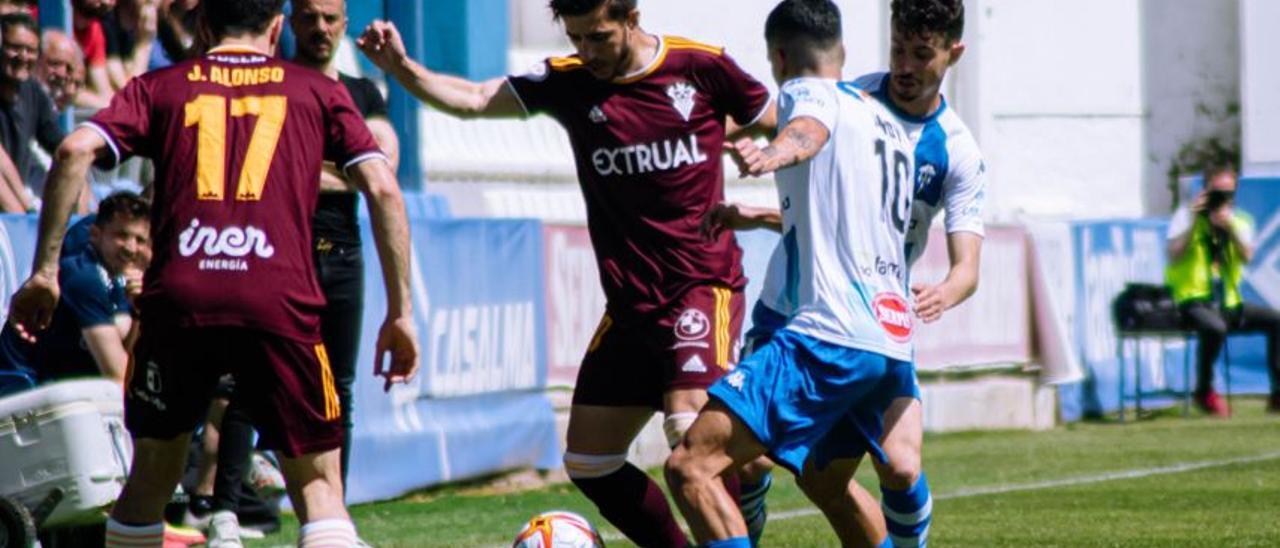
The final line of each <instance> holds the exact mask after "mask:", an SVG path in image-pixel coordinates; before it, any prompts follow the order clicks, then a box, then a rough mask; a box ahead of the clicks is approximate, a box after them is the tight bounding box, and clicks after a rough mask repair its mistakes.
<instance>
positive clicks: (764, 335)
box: [742, 300, 787, 357]
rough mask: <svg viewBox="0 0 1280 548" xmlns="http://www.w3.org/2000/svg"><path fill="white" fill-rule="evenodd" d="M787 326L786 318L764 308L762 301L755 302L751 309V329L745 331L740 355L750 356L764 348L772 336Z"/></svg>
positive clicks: (766, 307) (779, 313)
mask: <svg viewBox="0 0 1280 548" xmlns="http://www.w3.org/2000/svg"><path fill="white" fill-rule="evenodd" d="M786 326H787V317H786V316H784V315H782V313H781V312H778V311H777V310H774V309H772V308H769V307H768V306H765V304H764V301H759V300H757V301H756V305H755V306H754V307H752V309H751V329H750V330H749V331H747V334H746V336H745V337H744V338H745V339H746V340H745V341H743V345H742V355H743V356H744V357H745V356H750V355H751V354H752V353H754V352H755V351H756V350H759V349H761V348H764V346H765V345H766V344H769V340H770V339H773V334H774V333H777V332H778V331H781V330H782V328H784V327H786Z"/></svg>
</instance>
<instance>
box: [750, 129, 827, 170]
mask: <svg viewBox="0 0 1280 548" xmlns="http://www.w3.org/2000/svg"><path fill="white" fill-rule="evenodd" d="M830 138H831V132H830V131H828V130H827V126H825V125H823V124H822V122H819V121H818V120H817V119H816V118H813V117H810V116H801V117H799V118H795V119H793V120H791V121H790V122H787V125H786V127H784V128H782V131H780V132H778V136H777V137H775V138H774V139H773V142H771V143H769V146H766V147H764V148H760V147H759V145H757V144H756V142H755V141H753V140H751V139H749V138H744V139H739V140H738V142H736V143H734V144H733V146H734V150H735V151H736V153H737V155H738V158H739V161H738V166H739V168H740V169H742V170H743V171H742V175H743V176H751V177H760V176H763V175H767V174H769V173H773V172H775V171H777V170H779V169H782V168H785V167H789V166H793V165H796V164H798V163H800V162H803V161H805V160H808V159H809V158H813V157H814V156H815V155H816V154H818V151H820V150H822V147H823V146H826V144H827V139H830Z"/></svg>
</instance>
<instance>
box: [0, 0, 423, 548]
mask: <svg viewBox="0 0 1280 548" xmlns="http://www.w3.org/2000/svg"><path fill="white" fill-rule="evenodd" d="M282 4H283V2H282V0H220V1H219V2H217V3H213V4H210V5H209V7H208V8H207V11H206V13H205V16H206V18H207V21H208V23H209V26H210V29H211V30H212V31H213V34H214V35H215V36H216V37H218V40H219V41H220V42H221V45H220V46H219V47H217V48H214V49H213V50H211V51H210V52H209V53H208V54H207V55H206V56H204V57H201V58H198V59H194V60H191V61H188V62H185V63H182V64H179V65H175V66H173V67H170V68H168V69H163V70H159V71H155V72H151V73H148V74H146V75H143V76H140V77H138V78H135V79H134V80H132V81H131V82H130V83H129V84H128V85H127V86H126V87H125V88H124V89H123V90H121V91H120V93H119V94H117V96H116V97H115V98H114V99H113V100H112V103H111V106H109V107H108V108H106V109H104V110H102V111H100V112H99V113H98V114H96V115H95V116H94V117H93V118H92V119H91V120H90V121H89V122H88V123H86V124H85V125H84V126H82V127H81V128H80V129H77V130H76V132H74V133H73V134H72V135H71V136H69V137H68V138H67V139H66V141H65V142H64V143H63V145H62V146H61V147H60V148H59V150H58V153H57V155H56V161H55V164H54V169H53V171H52V173H51V174H50V180H49V183H48V185H47V187H46V191H45V209H44V211H42V212H41V224H40V236H39V243H38V244H37V257H36V264H35V267H34V269H33V274H32V277H31V279H29V280H28V281H27V282H26V283H25V284H24V286H23V288H22V289H21V290H20V291H19V292H18V294H17V295H15V297H14V300H13V308H12V312H11V318H12V319H13V321H14V322H15V324H16V327H17V328H18V330H19V331H20V332H21V333H23V334H25V335H26V336H28V337H30V336H33V335H35V334H36V333H37V332H38V331H39V330H40V329H42V328H43V326H44V325H45V324H47V317H48V313H49V311H50V310H51V309H52V306H53V305H54V304H55V303H56V301H57V296H58V287H57V282H56V280H57V276H56V274H57V261H56V259H57V256H58V248H59V246H60V243H61V238H60V237H58V232H59V231H60V230H62V227H63V226H65V224H66V219H67V217H68V214H69V212H70V209H71V206H72V204H73V202H74V200H75V196H76V195H77V194H78V193H79V191H80V185H82V184H83V181H84V180H85V172H86V171H87V169H88V167H89V164H90V163H91V162H92V161H93V160H94V159H95V158H97V159H98V160H100V161H104V162H105V163H107V164H114V163H118V162H119V161H122V160H124V159H126V158H128V157H131V156H144V157H148V158H151V159H152V160H153V161H154V162H155V163H156V170H157V173H158V175H159V176H158V177H157V183H156V186H155V193H154V196H155V198H154V206H153V207H152V219H151V231H152V232H151V234H152V241H153V242H154V254H153V259H152V262H151V265H150V267H149V268H148V270H147V272H146V275H145V279H144V284H143V292H142V296H141V297H140V298H139V300H138V306H139V309H140V311H141V315H142V326H143V327H142V335H141V338H140V340H139V341H138V344H137V347H136V351H135V356H134V361H133V367H132V371H131V374H130V379H129V381H128V383H127V387H126V394H125V395H126V397H125V422H126V425H127V426H128V428H129V430H130V432H131V433H132V434H133V436H134V447H135V459H134V463H135V465H134V467H133V473H132V474H130V476H129V480H128V483H127V484H126V485H125V488H124V491H123V493H122V495H121V498H120V500H119V501H117V503H116V505H115V507H114V509H113V511H112V519H111V520H110V521H109V522H108V530H107V538H108V546H112V545H130V546H132V545H151V544H157V545H158V541H159V539H160V536H162V535H163V524H162V523H161V518H162V514H163V507H164V504H165V502H167V501H168V499H169V497H170V495H171V494H172V491H173V487H174V485H175V484H176V483H177V481H178V479H179V476H180V473H181V470H182V464H183V462H185V459H184V458H185V453H186V450H185V448H186V447H187V440H188V439H189V437H190V432H191V430H192V428H194V427H195V425H196V423H197V422H198V421H199V420H200V419H201V415H202V413H203V411H204V410H205V409H206V408H207V406H208V403H209V398H210V396H211V395H212V390H213V388H214V386H215V385H216V382H217V380H218V378H219V377H221V376H222V375H223V374H224V373H227V372H230V373H231V374H233V375H234V376H235V377H236V380H237V383H236V386H237V391H240V390H244V392H243V393H242V394H243V395H245V396H246V398H245V400H246V401H249V402H253V403H252V404H251V405H252V407H253V408H252V409H251V413H252V414H253V415H254V419H255V423H256V425H257V426H258V428H259V433H260V435H261V438H262V440H263V442H264V443H265V444H266V445H267V446H269V447H271V448H274V449H276V450H278V452H279V453H280V454H281V455H282V456H283V457H284V458H283V459H282V470H283V471H284V473H285V476H286V478H287V480H288V481H289V482H290V483H291V484H293V485H295V486H299V487H297V488H296V489H291V491H292V492H293V493H294V494H295V495H298V496H297V498H295V499H294V500H293V504H294V506H295V507H299V508H300V513H299V515H300V516H302V521H303V529H302V534H301V535H300V538H301V539H302V542H303V543H304V544H306V543H308V542H315V541H316V538H312V539H311V540H310V541H308V538H310V537H317V538H318V537H326V538H328V540H332V541H334V542H345V543H347V544H354V542H355V531H354V528H353V527H352V525H351V523H350V520H349V517H348V516H347V513H346V510H345V508H344V506H343V503H342V482H341V474H340V468H339V455H338V448H339V446H340V444H341V441H342V423H341V420H340V419H341V417H340V411H339V407H338V400H337V396H336V393H335V392H334V385H333V376H332V373H331V371H330V370H329V366H328V358H327V355H326V352H325V349H324V345H323V344H321V343H320V332H319V320H318V311H319V307H320V305H321V304H322V302H323V299H322V297H321V294H320V289H319V287H318V284H317V281H316V274H315V272H314V267H313V266H312V265H313V263H312V260H311V251H310V244H311V225H310V219H311V214H312V211H313V210H314V208H315V204H316V200H317V195H318V192H319V183H318V181H319V178H320V177H319V175H320V169H321V165H322V163H323V162H324V161H326V160H328V161H333V162H335V163H336V164H337V165H339V166H342V167H344V168H345V169H346V170H347V172H348V174H349V175H350V176H351V178H352V180H353V182H354V183H355V184H356V186H357V188H359V189H360V190H361V191H362V192H363V193H364V194H365V197H366V199H367V200H368V201H369V204H370V209H371V219H372V221H373V227H374V235H375V237H376V240H377V245H378V252H379V255H380V257H381V258H382V268H383V272H384V277H385V281H386V287H387V298H388V315H387V320H386V322H385V323H384V324H383V326H382V331H381V333H380V334H379V340H378V343H377V352H376V355H377V356H379V357H381V356H383V355H384V354H385V353H387V352H390V353H391V355H392V360H391V369H390V370H389V371H384V372H382V374H384V375H385V376H387V380H388V382H391V381H403V380H407V379H408V378H409V377H411V376H412V374H413V372H414V370H415V369H416V364H417V342H416V335H415V333H414V327H413V324H412V317H411V308H410V304H409V302H410V301H409V291H408V267H407V264H408V232H407V226H406V225H407V221H406V220H405V214H404V205H403V201H402V199H401V197H400V193H399V189H398V186H397V184H396V182H395V179H394V175H393V174H392V173H391V171H390V168H389V167H388V165H387V164H386V162H385V161H383V160H384V157H383V155H382V152H381V150H380V149H379V148H378V146H377V143H376V142H375V141H374V139H373V137H372V135H370V133H369V130H368V128H367V127H366V126H365V124H364V121H363V119H362V118H361V116H360V114H359V112H358V111H357V110H356V108H355V106H354V105H353V104H352V101H351V97H350V95H348V94H347V91H346V89H345V88H344V87H343V86H342V85H341V84H340V83H338V82H337V81H335V80H332V79H329V78H327V77H325V76H324V75H323V74H321V73H319V72H316V71H313V70H310V69H306V68H302V67H300V66H296V65H293V64H290V63H287V62H284V61H280V60H278V59H275V58H274V57H273V56H272V55H271V53H270V51H272V50H274V49H275V46H276V44H277V43H278V39H279V36H280V32H281V29H282V28H283V16H282V15H281V7H282ZM238 393H240V392H238ZM335 539H336V540H335Z"/></svg>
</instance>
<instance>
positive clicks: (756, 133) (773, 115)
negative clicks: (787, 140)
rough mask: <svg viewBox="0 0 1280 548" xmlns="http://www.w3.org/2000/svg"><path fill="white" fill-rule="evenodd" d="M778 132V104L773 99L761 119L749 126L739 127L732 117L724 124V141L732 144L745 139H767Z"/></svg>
mask: <svg viewBox="0 0 1280 548" xmlns="http://www.w3.org/2000/svg"><path fill="white" fill-rule="evenodd" d="M776 131H778V102H777V101H775V100H773V99H770V100H769V106H767V107H765V111H764V113H763V114H761V115H760V119H758V120H756V121H755V123H753V124H751V125H749V126H739V125H738V124H737V123H736V122H734V121H733V118H732V117H730V118H729V119H727V120H725V122H724V136H725V139H724V140H725V141H728V142H731V143H732V142H736V141H738V140H740V139H743V138H745V137H764V138H766V139H767V138H769V137H771V136H772V135H773V134H774V132H776Z"/></svg>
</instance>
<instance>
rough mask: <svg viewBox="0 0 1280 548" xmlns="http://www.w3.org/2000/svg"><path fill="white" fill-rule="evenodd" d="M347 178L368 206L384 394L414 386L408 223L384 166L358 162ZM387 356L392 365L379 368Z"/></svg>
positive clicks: (378, 361) (377, 162)
mask: <svg viewBox="0 0 1280 548" xmlns="http://www.w3.org/2000/svg"><path fill="white" fill-rule="evenodd" d="M348 176H349V177H350V180H351V182H353V183H355V185H356V188H358V189H359V190H360V192H361V193H362V194H364V197H365V200H367V201H368V203H369V220H370V223H371V224H372V225H373V239H374V242H375V243H376V244H377V247H378V259H379V262H380V263H381V264H382V278H383V283H384V285H385V286H386V290H387V318H386V320H385V321H384V322H383V324H382V328H381V329H380V330H379V332H378V342H377V349H376V350H375V352H374V360H375V362H374V374H375V375H379V376H382V377H384V378H385V379H386V384H385V385H384V387H383V389H384V390H389V389H390V388H391V385H392V384H393V383H407V382H409V381H411V380H413V376H414V375H415V374H416V373H417V371H418V335H417V330H416V328H415V327H414V323H413V307H412V305H411V304H410V293H409V260H410V258H409V220H408V217H407V216H406V215H405V210H404V198H403V197H402V196H401V195H400V187H399V185H397V184H396V179H395V174H393V173H392V172H391V168H390V166H388V165H387V163H386V162H383V161H381V160H368V161H364V162H360V163H359V164H356V165H355V166H353V167H351V168H349V169H348ZM387 353H390V355H391V363H390V364H389V365H385V366H384V356H385V355H386V354H387Z"/></svg>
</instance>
